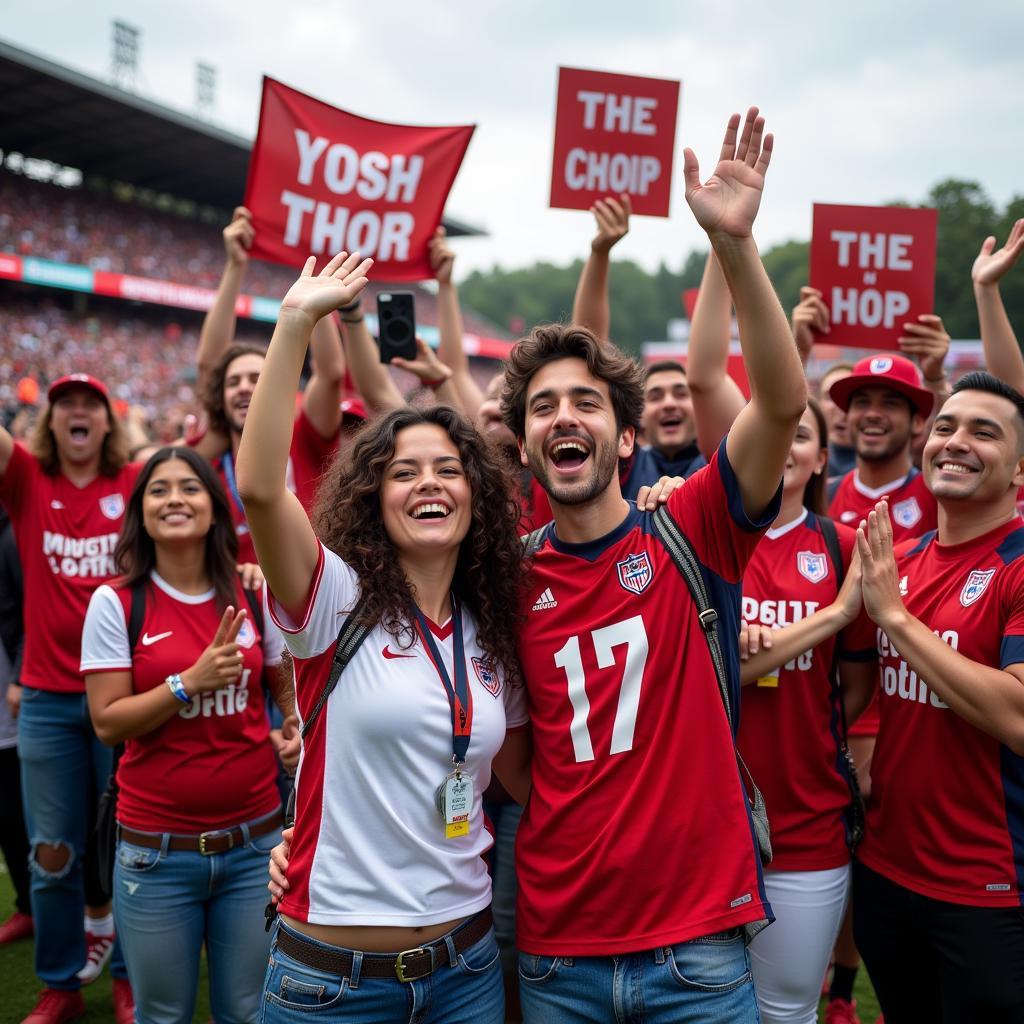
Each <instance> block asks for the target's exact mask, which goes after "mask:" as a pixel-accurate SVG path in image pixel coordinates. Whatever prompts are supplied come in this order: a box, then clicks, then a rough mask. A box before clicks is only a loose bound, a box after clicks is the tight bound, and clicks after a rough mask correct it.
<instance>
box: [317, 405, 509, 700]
mask: <svg viewBox="0 0 1024 1024" xmlns="http://www.w3.org/2000/svg"><path fill="white" fill-rule="evenodd" d="M420 424H430V425H433V426H438V427H440V428H441V429H442V430H443V431H444V432H445V433H446V434H447V435H448V437H449V439H450V440H451V442H452V444H453V445H455V447H456V448H457V449H458V452H459V456H460V458H461V459H462V467H463V470H464V472H465V474H466V479H467V481H468V483H469V486H470V493H471V494H472V504H471V518H470V525H469V532H468V533H467V534H466V537H465V539H464V540H463V542H462V545H461V547H460V549H459V558H458V562H457V563H456V567H455V577H454V580H453V581H452V590H453V591H454V592H455V593H456V594H457V595H458V596H459V598H460V599H461V600H462V602H463V605H464V606H465V607H466V608H468V609H469V610H470V611H471V612H472V613H473V615H474V616H475V618H476V621H477V640H478V642H479V644H480V647H481V648H482V649H483V651H484V653H485V654H486V655H487V657H488V659H489V660H490V661H492V662H494V663H496V664H497V665H498V666H499V667H500V668H501V669H502V670H503V672H504V674H505V678H506V679H507V680H508V681H509V682H510V683H515V682H517V681H518V680H519V678H520V672H519V661H518V654H517V650H516V637H517V634H518V627H519V623H520V619H521V613H520V611H519V602H520V597H521V591H522V585H523V578H524V565H523V546H522V543H521V541H520V540H519V533H518V529H517V526H518V522H519V505H518V503H517V502H516V500H515V498H514V495H515V493H516V492H515V484H514V483H513V481H512V478H511V475H510V473H509V470H508V469H507V468H506V465H505V462H506V460H504V459H503V458H501V456H500V454H499V453H498V452H497V451H495V450H494V449H493V448H492V447H491V446H490V445H489V444H488V443H487V442H486V441H485V440H484V438H483V437H481V435H480V434H479V433H477V431H476V430H475V429H474V427H473V426H471V425H470V423H469V422H468V421H467V420H465V419H463V417H462V416H460V415H459V414H458V413H457V412H456V411H455V410H454V409H450V408H448V407H447V406H443V405H438V406H432V407H429V408H425V409H413V408H409V407H406V408H404V409H398V410H396V411H395V412H392V413H390V414H389V415H387V416H384V417H383V418H381V419H379V420H375V421H374V422H372V423H369V424H367V425H366V426H365V427H363V429H362V430H360V432H359V433H358V434H357V435H356V437H355V440H354V442H353V444H352V447H351V450H350V451H349V452H348V453H347V454H345V453H341V454H339V455H338V457H337V458H336V459H335V461H334V463H333V465H332V466H331V468H330V469H329V470H328V471H327V474H326V475H325V477H324V479H323V481H322V483H321V485H320V488H319V491H318V493H317V503H316V508H315V509H314V513H313V523H314V526H315V527H316V531H317V534H318V535H319V537H320V539H321V540H322V541H323V543H324V545H325V546H326V547H328V548H330V549H331V550H332V551H334V552H336V553H337V554H338V555H339V556H340V557H341V558H343V559H344V560H345V561H346V562H347V563H348V564H349V565H350V566H351V567H352V569H353V570H354V571H355V573H356V575H357V576H358V577H359V584H360V588H361V590H362V592H363V593H364V594H365V595H366V597H367V603H366V605H365V606H364V615H363V621H364V622H365V624H366V625H368V626H374V625H377V624H378V623H380V624H381V625H382V626H383V627H384V628H385V629H386V630H387V631H388V632H389V633H391V635H392V636H394V637H395V639H396V641H399V642H401V643H402V644H403V645H404V646H406V647H408V646H410V645H411V644H412V642H413V638H414V633H413V627H412V625H411V620H412V618H413V607H414V599H413V593H412V588H411V585H410V583H409V580H408V578H407V577H406V575H405V573H404V572H403V571H402V566H401V563H400V562H399V560H398V558H397V557H396V552H395V547H394V544H393V543H392V541H391V538H390V537H389V536H388V534H387V531H386V530H385V529H384V521H383V517H382V516H381V508H380V489H381V483H382V481H383V478H384V470H385V468H386V467H387V464H388V462H389V461H390V460H391V458H392V456H393V455H394V452H395V444H396V441H397V438H398V435H399V433H401V432H402V431H403V430H405V429H407V428H408V427H414V426H418V425H420Z"/></svg>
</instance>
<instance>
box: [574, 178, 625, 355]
mask: <svg viewBox="0 0 1024 1024" xmlns="http://www.w3.org/2000/svg"><path fill="white" fill-rule="evenodd" d="M590 210H591V213H593V215H594V219H595V220H596V221H597V234H596V235H595V236H594V239H593V241H592V242H591V243H590V255H589V256H588V257H587V262H586V263H584V264H583V270H582V271H581V272H580V280H579V284H578V285H577V286H576V298H575V299H574V300H573V304H572V320H573V323H576V324H582V325H583V326H584V327H589V328H590V330H591V331H593V333H594V335H595V336H596V337H597V338H598V339H599V340H601V341H608V336H609V334H610V331H611V308H610V306H609V304H608V270H609V266H610V263H611V251H612V246H614V245H615V243H616V242H618V241H619V240H620V239H623V238H625V237H626V235H627V234H629V218H630V215H631V214H632V212H633V205H632V203H631V202H630V200H629V196H628V195H621V196H619V198H618V199H617V200H616V199H613V198H612V197H611V196H609V197H608V198H607V199H598V200H597V201H596V202H595V203H594V205H593V206H592V207H591V208H590Z"/></svg>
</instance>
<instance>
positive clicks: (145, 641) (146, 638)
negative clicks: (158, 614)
mask: <svg viewBox="0 0 1024 1024" xmlns="http://www.w3.org/2000/svg"><path fill="white" fill-rule="evenodd" d="M173 632H174V630H173V629H169V630H167V632H166V633H157V635H156V636H150V635H149V634H148V633H143V634H142V646H143V647H148V646H149V645H150V644H155V643H156V642H157V640H166V639H167V638H168V637H169V636H170V635H171V634H172V633H173Z"/></svg>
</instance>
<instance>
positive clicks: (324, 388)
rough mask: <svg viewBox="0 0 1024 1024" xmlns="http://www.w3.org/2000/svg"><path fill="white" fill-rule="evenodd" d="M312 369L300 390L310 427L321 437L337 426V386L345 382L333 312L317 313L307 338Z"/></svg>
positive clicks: (333, 430)
mask: <svg viewBox="0 0 1024 1024" xmlns="http://www.w3.org/2000/svg"><path fill="white" fill-rule="evenodd" d="M310 350H311V351H310V354H311V356H312V360H311V362H312V367H313V373H312V375H311V376H310V378H309V380H308V381H307V382H306V390H305V391H304V392H303V394H302V408H303V409H304V410H305V413H306V416H307V417H308V418H309V422H310V423H312V424H313V429H314V430H315V431H316V432H317V433H318V434H319V435H320V436H321V437H325V438H332V437H336V436H337V433H338V430H339V428H340V427H341V389H342V386H343V385H344V383H345V353H344V352H343V351H342V348H341V334H340V333H339V331H338V325H337V324H336V323H335V322H334V315H333V314H328V315H327V316H325V317H321V319H319V320H318V321H317V322H316V326H315V327H314V328H313V335H312V340H311V342H310Z"/></svg>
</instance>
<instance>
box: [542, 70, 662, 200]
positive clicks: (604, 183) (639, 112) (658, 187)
mask: <svg viewBox="0 0 1024 1024" xmlns="http://www.w3.org/2000/svg"><path fill="white" fill-rule="evenodd" d="M678 107H679V83H678V82H673V81H668V80H666V79H662V78H638V77H636V76H634V75H611V74H608V73H607V72H604V71H582V70H580V69H579V68H559V69H558V108H557V110H556V112H555V155H554V161H553V165H552V168H551V205H552V206H559V207H562V208H563V209H568V210H589V209H590V207H591V205H592V204H593V202H594V200H595V199H603V198H604V197H605V196H609V195H616V196H617V195H619V194H620V193H622V192H628V193H629V197H630V199H631V200H632V201H633V212H634V213H646V214H648V215H650V216H652V217H667V216H668V207H669V199H670V198H671V194H672V154H673V151H674V149H675V140H676V111H677V109H678Z"/></svg>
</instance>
